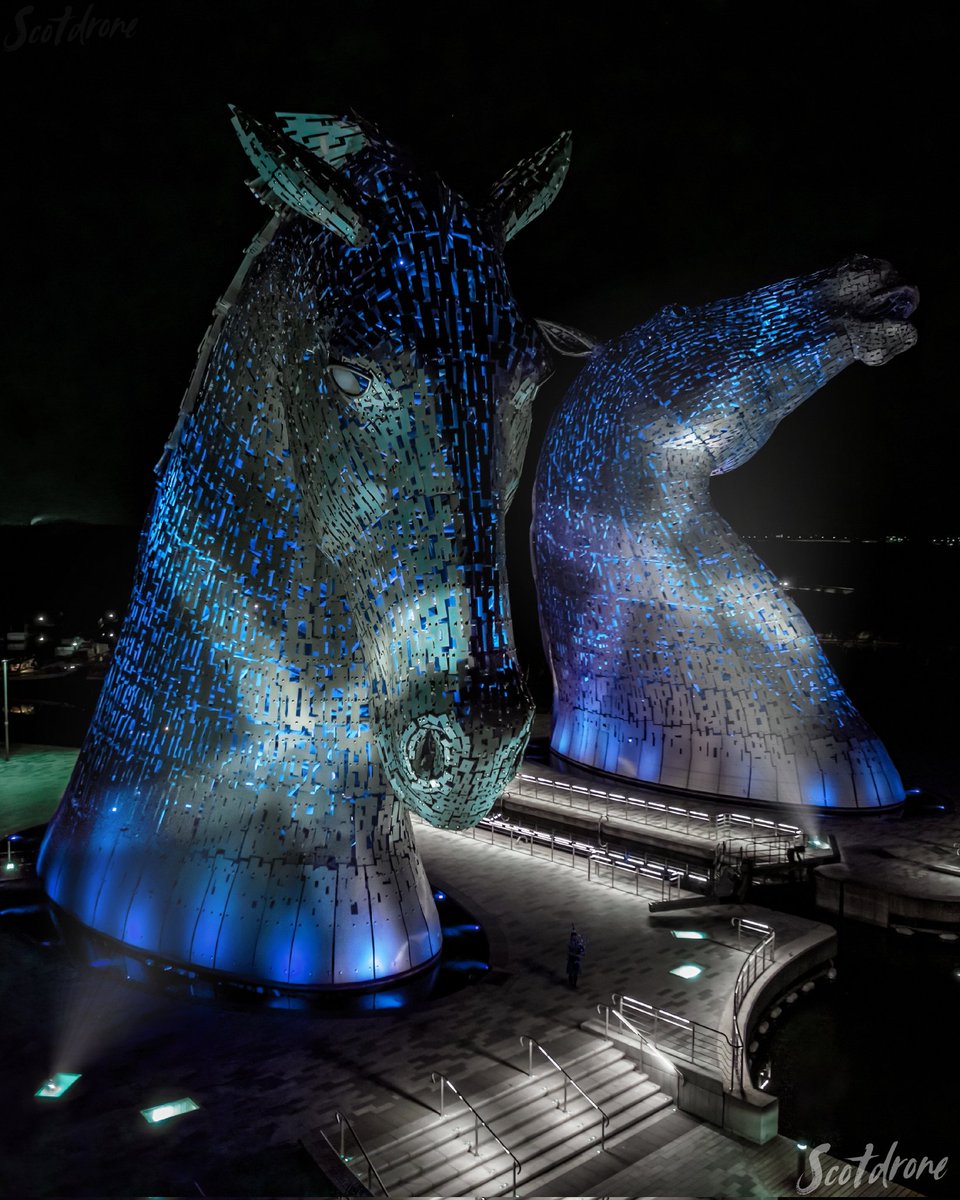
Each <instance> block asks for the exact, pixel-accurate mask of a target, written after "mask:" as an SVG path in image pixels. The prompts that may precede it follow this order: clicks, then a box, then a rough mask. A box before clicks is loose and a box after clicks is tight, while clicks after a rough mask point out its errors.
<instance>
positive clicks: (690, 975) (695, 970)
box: [670, 963, 703, 979]
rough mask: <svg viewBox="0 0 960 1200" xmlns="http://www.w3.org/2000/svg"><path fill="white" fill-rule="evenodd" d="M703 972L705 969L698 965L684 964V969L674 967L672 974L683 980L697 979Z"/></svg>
mask: <svg viewBox="0 0 960 1200" xmlns="http://www.w3.org/2000/svg"><path fill="white" fill-rule="evenodd" d="M702 971H703V967H700V966H698V965H697V964H696V963H684V964H683V966H682V967H674V968H673V969H672V970H671V972H670V974H671V975H679V976H680V978H681V979H696V977H697V976H698V975H699V974H700V973H701V972H702Z"/></svg>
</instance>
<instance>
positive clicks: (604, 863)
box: [587, 850, 683, 900]
mask: <svg viewBox="0 0 960 1200" xmlns="http://www.w3.org/2000/svg"><path fill="white" fill-rule="evenodd" d="M601 867H609V868H610V886H611V887H616V881H617V876H616V873H617V871H620V872H621V874H622V875H625V876H627V877H629V876H631V875H632V876H633V880H634V894H635V895H637V896H639V895H640V880H641V879H643V881H644V885H645V886H646V887H655V886H659V888H660V899H661V900H664V899H666V900H669V899H670V897H671V892H670V889H671V888H672V887H675V888H676V889H677V897H678V898H679V896H680V880H681V879H682V878H683V872H681V871H677V870H674V869H673V868H671V867H670V865H669V864H667V865H666V866H663V867H650V866H647V864H646V862H643V863H636V862H631V861H630V860H629V859H628V858H627V856H626V855H625V854H617V853H616V851H613V850H607V851H604V852H602V853H599V854H591V855H590V857H589V858H588V859H587V879H592V878H593V877H594V875H596V877H597V882H598V883H600V882H601V875H600V868H601Z"/></svg>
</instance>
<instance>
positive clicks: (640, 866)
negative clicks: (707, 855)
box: [416, 812, 708, 899]
mask: <svg viewBox="0 0 960 1200" xmlns="http://www.w3.org/2000/svg"><path fill="white" fill-rule="evenodd" d="M416 819H417V820H418V821H420V822H421V823H422V824H426V822H425V821H423V819H422V818H420V817H417V818H416ZM478 830H479V831H481V832H482V831H484V830H486V831H487V832H489V834H490V844H491V845H494V838H495V836H497V835H499V836H501V837H503V838H505V839H507V840H508V844H509V847H510V849H511V850H519V851H520V852H521V853H524V854H526V853H529V854H530V855H535V854H536V853H537V852H538V850H542V852H543V854H544V855H546V854H547V852H549V855H550V861H551V862H558V861H559V862H566V863H568V864H569V865H570V866H572V867H576V866H577V864H578V862H579V861H581V860H585V862H586V868H587V877H588V878H589V879H592V878H593V877H594V874H595V873H596V874H597V878H598V879H599V868H600V867H601V866H603V865H608V866H610V868H611V874H610V879H611V883H610V886H611V887H614V886H616V884H615V878H616V872H617V871H620V872H621V873H622V874H623V875H624V876H626V877H629V878H631V879H633V883H634V891H635V893H636V894H637V895H639V894H640V887H641V885H644V886H647V887H657V886H659V887H660V893H661V895H660V898H661V899H663V898H664V888H666V890H667V891H668V892H669V889H670V888H671V887H675V888H677V894H679V888H680V881H681V879H683V878H687V879H690V880H696V882H697V883H699V884H703V885H706V883H707V879H708V877H707V875H705V874H704V873H703V872H698V871H691V870H689V868H688V867H687V866H686V865H676V864H671V863H670V862H669V861H668V860H666V859H664V860H662V861H661V860H659V859H658V858H657V856H656V855H655V854H654V855H650V854H647V853H646V852H645V851H644V852H642V853H635V854H632V855H627V854H620V853H618V852H617V851H615V850H606V849H604V848H603V847H601V846H598V845H596V844H594V843H591V842H584V841H580V840H579V839H578V838H571V837H564V836H562V835H560V834H556V833H552V832H547V831H545V830H541V829H534V828H532V827H531V826H529V825H523V824H521V823H520V822H518V821H512V820H508V819H507V818H506V817H504V816H503V815H502V814H500V813H495V812H494V813H489V814H488V815H487V816H485V817H484V818H483V820H482V821H479V822H478V823H477V824H476V825H474V826H472V827H471V828H470V829H464V830H460V831H459V832H460V833H461V835H462V836H464V837H470V838H472V839H473V840H474V841H476V840H477V838H478ZM598 835H599V829H598ZM664 871H667V872H668V874H667V876H666V877H665V876H664Z"/></svg>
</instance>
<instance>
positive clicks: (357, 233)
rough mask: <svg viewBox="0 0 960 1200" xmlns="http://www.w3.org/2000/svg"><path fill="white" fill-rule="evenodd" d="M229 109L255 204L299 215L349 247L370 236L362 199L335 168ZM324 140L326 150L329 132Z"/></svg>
mask: <svg viewBox="0 0 960 1200" xmlns="http://www.w3.org/2000/svg"><path fill="white" fill-rule="evenodd" d="M230 109H231V112H232V113H233V118H232V119H233V127H234V129H236V131H237V136H238V137H239V138H240V144H241V145H242V146H243V148H244V150H245V151H246V154H247V157H248V158H249V159H250V161H251V162H252V163H253V165H254V166H255V167H256V168H257V176H256V178H255V179H253V180H252V181H251V182H250V187H251V189H252V191H253V192H254V194H255V195H256V196H257V198H258V199H259V200H262V201H263V203H264V204H266V205H268V206H269V207H270V208H273V209H276V210H277V211H280V212H283V211H288V210H293V211H294V212H298V213H301V214H302V215H303V216H305V217H309V218H310V219H311V220H312V221H316V222H317V223H318V224H319V225H323V226H324V228H325V229H329V230H331V231H332V232H333V233H335V234H337V236H338V237H341V238H343V240H344V241H345V242H347V243H348V244H349V245H351V246H358V245H360V244H361V243H362V242H365V241H366V240H367V238H368V237H369V231H368V230H367V228H366V227H365V225H364V223H363V220H362V218H361V216H360V209H361V208H362V207H363V199H362V197H361V195H360V193H359V192H358V191H357V189H356V188H355V187H354V185H353V184H351V182H350V181H349V180H348V179H347V178H346V176H345V175H343V174H342V173H341V172H339V171H338V170H337V168H336V166H335V165H332V164H331V162H330V161H329V160H328V159H327V158H326V157H323V156H321V155H314V154H310V153H305V152H304V149H303V148H301V146H300V145H298V144H297V142H296V141H295V140H294V139H293V138H292V137H288V136H287V134H286V133H281V132H279V131H277V130H273V129H271V128H270V127H269V126H268V125H265V124H264V123H263V122H262V121H258V120H257V119H256V117H251V116H250V115H249V114H248V113H244V112H241V111H240V110H239V109H237V108H234V107H233V105H231V106H230ZM320 119H321V120H323V119H324V118H320ZM320 136H323V135H322V134H321V135H320ZM327 136H328V145H329V132H328V134H327ZM310 149H313V148H312V147H311V148H310ZM341 157H342V155H341Z"/></svg>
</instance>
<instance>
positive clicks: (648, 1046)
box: [597, 1004, 680, 1075]
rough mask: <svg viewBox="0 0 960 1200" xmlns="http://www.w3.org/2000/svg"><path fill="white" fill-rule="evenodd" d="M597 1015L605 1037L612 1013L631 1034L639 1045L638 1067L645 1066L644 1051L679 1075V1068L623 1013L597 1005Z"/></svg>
mask: <svg viewBox="0 0 960 1200" xmlns="http://www.w3.org/2000/svg"><path fill="white" fill-rule="evenodd" d="M597 1013H598V1014H599V1015H600V1016H601V1017H603V1033H604V1036H605V1037H609V1036H610V1014H611V1013H613V1015H614V1016H615V1017H616V1018H617V1020H618V1021H620V1022H621V1024H623V1025H626V1027H627V1030H628V1031H629V1032H630V1033H631V1034H633V1036H634V1037H635V1038H636V1039H637V1041H638V1042H639V1043H640V1066H641V1067H645V1066H646V1063H644V1061H643V1052H644V1050H646V1051H647V1053H648V1054H655V1055H656V1056H657V1058H659V1059H661V1060H662V1061H663V1062H664V1063H665V1064H666V1066H667V1067H668V1069H669V1070H671V1071H673V1072H675V1073H676V1074H677V1075H679V1074H680V1071H679V1068H678V1067H677V1066H676V1064H675V1063H674V1062H672V1061H671V1059H670V1057H669V1055H667V1054H666V1053H664V1051H663V1050H661V1049H660V1048H659V1047H658V1046H657V1043H656V1042H655V1041H654V1040H653V1039H652V1038H648V1037H647V1035H646V1034H645V1033H644V1032H643V1030H642V1029H638V1028H637V1026H636V1025H634V1023H633V1022H632V1021H631V1020H630V1019H629V1018H628V1017H625V1016H624V1015H623V1013H622V1012H620V1011H619V1010H618V1009H616V1008H611V1007H610V1005H609V1004H598V1005H597Z"/></svg>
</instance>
